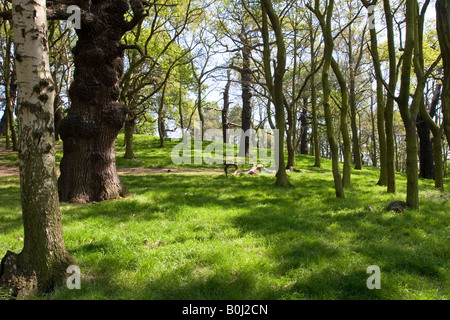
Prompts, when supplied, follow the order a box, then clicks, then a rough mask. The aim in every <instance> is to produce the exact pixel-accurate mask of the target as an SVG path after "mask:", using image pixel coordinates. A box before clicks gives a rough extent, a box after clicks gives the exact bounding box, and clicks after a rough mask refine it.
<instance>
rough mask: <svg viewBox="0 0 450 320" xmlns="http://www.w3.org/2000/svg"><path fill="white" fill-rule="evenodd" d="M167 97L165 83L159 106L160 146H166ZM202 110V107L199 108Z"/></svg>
mask: <svg viewBox="0 0 450 320" xmlns="http://www.w3.org/2000/svg"><path fill="white" fill-rule="evenodd" d="M165 97H166V85H164V87H163V89H162V92H161V98H160V100H159V107H158V134H159V147H160V148H164V138H165V137H166V135H167V133H166V127H165V120H164V112H163V109H164V102H165ZM199 110H200V108H199Z"/></svg>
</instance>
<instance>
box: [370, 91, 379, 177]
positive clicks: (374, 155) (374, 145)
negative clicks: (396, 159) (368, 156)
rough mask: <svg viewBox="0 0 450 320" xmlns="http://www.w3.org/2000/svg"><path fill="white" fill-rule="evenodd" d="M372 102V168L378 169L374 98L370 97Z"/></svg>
mask: <svg viewBox="0 0 450 320" xmlns="http://www.w3.org/2000/svg"><path fill="white" fill-rule="evenodd" d="M370 99H371V102H370V121H371V123H372V166H373V167H375V168H376V167H377V165H378V160H377V138H376V135H375V115H374V112H373V105H374V101H373V96H372V95H371V96H370Z"/></svg>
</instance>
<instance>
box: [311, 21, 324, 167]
mask: <svg viewBox="0 0 450 320" xmlns="http://www.w3.org/2000/svg"><path fill="white" fill-rule="evenodd" d="M309 29H310V30H309V35H310V42H311V70H312V71H314V70H315V69H316V57H315V36H314V31H313V26H312V15H311V19H310V21H309ZM311 114H312V140H313V142H314V167H316V168H320V167H321V152H320V140H319V122H318V119H317V90H316V78H315V75H314V73H313V75H312V76H311Z"/></svg>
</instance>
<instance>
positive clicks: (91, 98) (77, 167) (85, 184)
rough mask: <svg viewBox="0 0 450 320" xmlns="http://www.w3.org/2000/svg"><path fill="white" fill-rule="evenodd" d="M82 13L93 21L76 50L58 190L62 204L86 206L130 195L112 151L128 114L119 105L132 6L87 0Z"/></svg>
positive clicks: (84, 28)
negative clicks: (128, 22)
mask: <svg viewBox="0 0 450 320" xmlns="http://www.w3.org/2000/svg"><path fill="white" fill-rule="evenodd" d="M81 9H82V10H83V11H84V12H89V14H90V17H91V18H90V19H87V18H84V19H82V23H81V28H80V29H77V35H78V42H77V44H76V46H75V48H74V49H73V50H72V52H73V57H74V65H75V72H74V80H73V83H72V85H71V87H70V92H69V96H70V98H71V106H70V108H69V110H68V112H67V117H66V118H65V119H64V120H63V121H62V122H61V125H60V136H61V138H62V140H63V142H64V156H63V158H62V160H61V176H60V178H59V181H58V187H59V196H60V200H61V201H64V202H76V203H88V202H92V201H103V200H110V199H117V198H119V197H125V196H127V195H129V192H128V190H127V189H126V188H125V186H124V185H123V184H122V183H121V181H120V179H119V176H118V173H117V169H116V164H115V149H114V147H115V140H116V138H117V134H118V133H119V131H120V129H121V128H122V127H123V124H124V122H125V118H126V114H127V108H126V106H124V105H122V104H121V103H119V97H120V89H119V81H120V79H121V76H122V74H123V70H124V61H123V59H124V47H123V45H122V42H121V38H122V36H123V34H124V33H125V32H126V31H127V29H126V25H127V23H126V22H125V20H124V15H125V14H126V12H127V10H128V2H127V1H125V0H105V1H101V2H97V1H96V2H91V1H86V2H83V3H82V6H81Z"/></svg>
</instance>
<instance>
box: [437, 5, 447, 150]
mask: <svg viewBox="0 0 450 320" xmlns="http://www.w3.org/2000/svg"><path fill="white" fill-rule="evenodd" d="M436 27H437V33H438V37H439V44H440V46H441V53H442V59H443V62H444V80H443V89H442V114H443V115H444V125H443V126H444V132H445V135H446V136H447V142H448V143H449V144H450V3H449V1H447V0H436Z"/></svg>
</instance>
